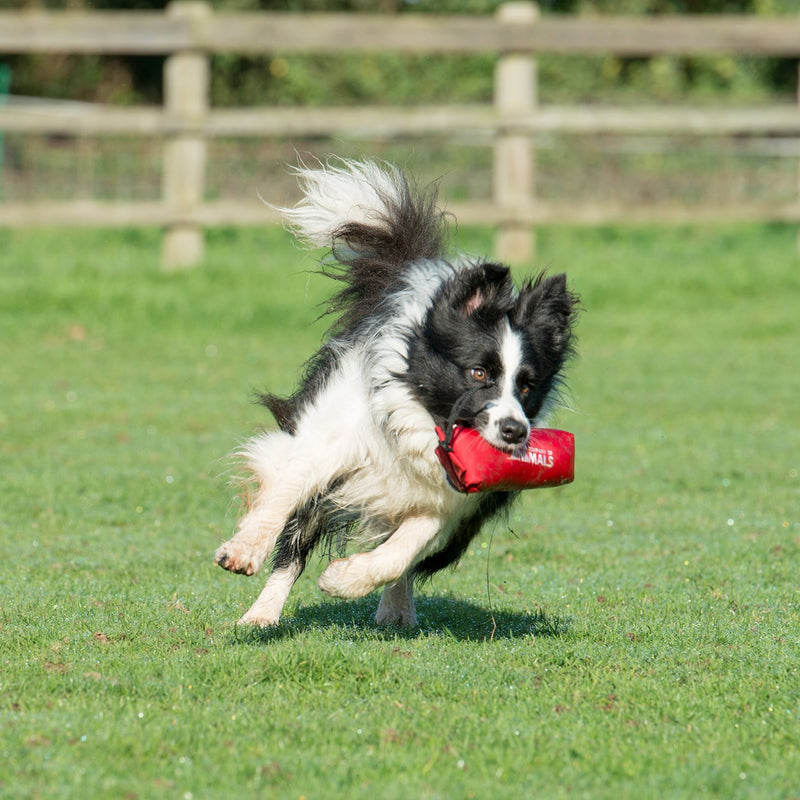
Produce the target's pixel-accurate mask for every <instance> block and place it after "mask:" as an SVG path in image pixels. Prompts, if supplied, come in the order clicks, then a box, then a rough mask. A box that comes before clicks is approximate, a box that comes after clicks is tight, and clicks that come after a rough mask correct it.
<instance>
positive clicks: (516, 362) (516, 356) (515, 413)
mask: <svg viewBox="0 0 800 800" xmlns="http://www.w3.org/2000/svg"><path fill="white" fill-rule="evenodd" d="M500 353H501V358H502V361H503V384H502V391H501V394H500V397H499V398H498V399H497V400H495V401H494V402H493V403H491V405H490V406H489V408H488V411H489V423H488V425H487V427H486V429H485V430H484V431H483V434H484V436H485V437H486V439H487V441H489V442H491V443H492V444H493V445H494V446H495V447H499V448H500V449H504V448H506V447H508V444H507V443H506V442H504V441H503V439H502V437H501V434H500V426H501V423H502V422H503V420H505V419H509V418H510V419H513V420H515V421H517V422H519V423H520V424H522V425H525V426H526V428H527V430H528V433H530V425H529V423H528V419H527V417H526V416H525V410H524V409H523V408H522V406H521V405H520V403H519V401H518V400H517V398H516V397H515V396H514V388H515V384H516V377H517V372H518V371H519V368H520V366H521V365H522V343H521V342H520V337H519V334H518V333H516V332H515V331H513V330H512V329H511V326H510V325H509V324H508V323H506V329H505V331H504V333H503V343H502V347H501V351H500ZM527 440H528V437H527V435H526V436H525V441H527Z"/></svg>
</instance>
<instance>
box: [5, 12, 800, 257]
mask: <svg viewBox="0 0 800 800" xmlns="http://www.w3.org/2000/svg"><path fill="white" fill-rule="evenodd" d="M387 51H393V52H401V53H445V54H447V53H454V54H455V53H462V54H463V53H478V52H493V53H496V54H497V62H496V69H495V96H494V103H493V104H491V105H482V106H456V105H453V106H445V107H443V106H437V107H415V108H402V109H400V108H391V107H382V108H377V109H376V108H374V107H371V108H368V109H366V108H349V107H348V108H238V109H222V108H211V107H210V103H209V83H210V75H209V71H210V56H211V55H212V54H216V53H237V54H250V55H252V54H263V53H270V54H273V53H274V54H286V53H297V52H302V53H344V52H348V53H350V52H361V53H364V52H381V53H382V52H387ZM31 52H36V53H48V52H66V53H108V54H163V55H167V60H166V64H165V69H164V106H163V108H160V107H159V108H144V107H139V108H130V107H108V106H106V107H102V106H101V107H92V106H81V107H79V108H78V107H71V106H69V107H64V108H57V107H56V108H53V107H48V108H45V107H44V106H42V107H36V106H30V105H26V106H13V105H12V106H8V107H0V131H3V130H5V131H9V132H31V133H54V134H66V135H90V134H91V135H115V134H125V135H131V134H135V135H141V136H155V137H161V138H163V140H164V163H163V190H162V197H161V199H160V200H159V201H155V202H136V203H134V202H100V201H71V202H34V203H0V226H25V225H36V224H49V225H60V224H66V225H92V226H95V225H109V226H145V225H158V226H164V228H165V231H166V232H165V236H164V249H163V261H164V264H165V266H167V267H173V268H174V267H180V266H187V265H191V264H194V263H197V262H198V261H199V260H200V259H201V258H202V254H203V228H204V227H207V226H212V225H250V224H263V223H265V222H267V221H270V220H272V219H274V217H273V216H272V213H271V212H270V210H269V208H268V207H266V206H264V205H260V204H256V203H251V204H248V203H245V202H241V203H237V202H230V201H217V202H210V201H206V200H205V198H204V193H205V169H206V147H207V142H208V141H209V140H210V139H212V138H214V137H223V136H224V137H267V136H281V137H293V136H296V137H300V136H307V135H326V136H336V135H355V136H360V137H369V136H384V135H392V136H398V135H420V134H427V133H435V134H447V133H449V132H452V131H460V132H464V131H480V132H482V133H488V134H490V135H491V136H492V137H493V142H494V145H493V146H494V166H493V197H491V198H487V199H486V200H484V201H480V202H471V203H465V204H463V205H454V206H452V210H453V211H454V213H455V214H456V215H457V216H458V218H459V219H460V220H461V221H462V222H465V223H470V222H482V223H487V222H488V223H492V224H495V225H496V226H497V228H498V245H497V246H498V255H499V257H501V258H505V259H507V260H510V261H515V260H521V259H525V258H527V257H528V256H529V254H530V252H531V247H532V242H533V238H532V237H533V228H534V227H535V226H536V225H542V224H547V223H553V222H558V223H564V224H590V225H591V224H603V223H628V222H631V221H641V222H647V221H654V222H664V221H669V222H684V221H716V220H772V221H787V222H797V223H800V201H792V202H788V203H772V204H764V203H761V204H739V205H726V206H716V207H713V208H700V209H698V208H696V207H691V208H688V207H680V206H674V205H673V206H670V207H663V206H658V205H656V206H637V207H630V206H627V207H626V206H624V205H617V204H614V203H606V204H603V205H602V206H600V205H598V204H593V205H592V204H584V205H581V204H574V203H570V204H557V203H551V202H547V200H546V199H544V198H539V197H537V196H536V195H535V191H534V187H535V182H534V169H535V163H534V147H533V146H532V145H533V137H534V136H535V135H536V134H537V133H541V132H561V133H582V134H601V133H625V134H630V133H666V134H692V135H707V136H728V135H735V134H744V135H756V134H772V133H779V134H784V135H785V134H793V135H800V108H798V107H794V106H776V107H766V108H764V107H762V108H757V109H735V110H734V109H730V110H725V109H718V108H717V109H699V108H691V109H690V108H673V107H670V108H658V107H647V108H642V107H639V108H589V107H553V106H539V105H538V103H537V72H536V60H535V57H536V55H537V54H541V53H562V54H582V55H587V54H616V55H619V56H650V55H663V54H672V55H680V54H682V55H689V54H699V53H704V54H708V53H728V54H750V55H762V56H781V57H798V56H800V15H798V16H797V17H783V18H775V19H763V18H756V17H748V16H718V15H715V16H691V17H645V18H643V17H636V18H625V17H540V16H539V13H538V9H537V6H536V5H535V4H534V3H530V2H509V3H506V4H505V5H504V6H502V7H501V8H500V9H499V11H498V13H497V14H496V15H495V16H494V17H488V18H487V17H479V16H466V15H464V16H448V17H443V16H430V15H414V14H404V15H399V16H379V15H353V14H291V13H226V14H216V13H213V11H212V9H211V6H210V5H208V4H207V3H205V2H196V1H195V0H176V2H173V3H172V4H171V5H170V6H169V7H168V8H167V10H166V13H162V12H45V11H30V12H21V13H20V12H0V56H2V54H3V53H31Z"/></svg>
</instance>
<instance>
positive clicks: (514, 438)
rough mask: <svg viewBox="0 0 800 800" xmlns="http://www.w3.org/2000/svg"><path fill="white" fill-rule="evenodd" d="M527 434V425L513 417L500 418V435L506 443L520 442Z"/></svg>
mask: <svg viewBox="0 0 800 800" xmlns="http://www.w3.org/2000/svg"><path fill="white" fill-rule="evenodd" d="M527 436H528V426H527V425H526V424H525V423H524V422H520V421H519V420H518V419H514V418H513V417H506V418H505V419H501V420H500V437H501V438H502V440H503V441H504V442H506V443H507V444H522V442H524V441H525V438H526V437H527Z"/></svg>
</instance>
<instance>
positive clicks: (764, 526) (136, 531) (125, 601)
mask: <svg viewBox="0 0 800 800" xmlns="http://www.w3.org/2000/svg"><path fill="white" fill-rule="evenodd" d="M458 243H460V244H462V245H463V246H464V247H465V248H466V249H468V250H470V251H471V252H484V253H488V252H490V250H491V237H490V235H489V234H488V232H486V231H480V230H473V229H470V230H463V231H460V232H459V239H458ZM538 248H539V250H538V256H537V259H536V263H535V264H532V265H531V269H539V268H542V267H548V268H549V269H551V270H553V271H561V270H565V271H567V272H568V273H569V275H570V280H571V284H572V285H573V287H574V288H575V290H576V291H578V292H580V293H581V295H582V298H583V307H584V309H585V311H584V314H583V316H582V319H581V321H580V326H579V337H580V347H579V350H580V357H579V359H578V360H577V361H576V362H575V363H574V364H573V365H572V367H571V372H570V375H571V377H570V386H571V404H572V406H573V409H574V410H572V411H563V412H562V413H561V414H560V416H559V418H558V420H557V423H558V424H559V425H560V426H562V427H565V428H567V429H569V430H572V431H574V432H575V435H576V443H577V466H576V481H575V483H574V484H573V485H571V486H568V487H564V488H563V489H559V490H543V491H540V492H531V493H528V494H527V495H526V496H525V497H524V499H523V501H522V502H521V503H520V504H519V505H518V506H516V507H515V509H514V511H513V512H512V515H511V518H510V520H509V524H508V526H503V525H500V526H497V527H496V528H495V529H487V530H486V531H485V533H484V534H483V535H482V536H481V537H479V538H478V539H477V540H476V541H475V542H474V544H473V545H472V547H471V548H470V550H469V551H468V553H467V554H466V556H465V558H464V559H463V561H462V563H461V565H460V566H459V568H458V569H457V570H456V571H454V572H451V573H446V574H444V575H441V576H439V577H437V578H436V579H435V580H434V581H433V582H432V583H431V584H430V585H428V586H427V587H424V588H423V590H422V592H421V596H420V599H419V612H420V627H419V629H416V630H414V631H410V632H395V631H383V630H378V629H376V628H375V627H374V626H373V624H372V621H371V620H372V614H373V612H374V605H375V603H376V601H377V598H375V597H371V598H367V599H365V600H363V601H358V602H354V603H346V602H340V601H333V600H330V599H328V598H326V597H324V596H322V595H321V594H320V593H319V591H318V590H317V588H316V585H315V577H316V575H317V574H318V572H319V570H320V569H321V567H322V563H321V562H319V561H317V560H314V561H313V562H312V563H311V564H310V567H309V571H308V574H307V575H306V576H304V577H303V578H302V579H301V580H300V582H299V583H298V585H297V587H296V589H295V592H294V593H293V595H292V597H291V598H290V601H289V604H288V606H287V616H286V619H285V622H284V623H283V624H282V625H281V626H280V627H279V628H277V629H276V630H274V631H269V632H266V633H260V632H253V631H249V630H245V631H241V630H237V629H236V628H235V626H234V620H236V619H237V618H238V616H239V615H240V614H241V613H242V612H243V611H244V610H245V609H246V608H247V607H248V606H249V604H250V603H251V602H252V600H253V599H254V598H255V596H256V595H257V593H258V591H259V589H260V586H261V584H262V579H261V578H250V579H248V578H244V577H241V576H236V575H230V574H228V573H226V572H223V571H222V570H220V569H218V568H217V567H215V566H214V565H213V564H212V563H211V557H212V554H213V551H214V549H215V547H216V546H217V544H219V542H221V541H222V540H223V539H224V538H227V536H228V535H229V533H230V530H231V528H232V526H233V524H234V522H235V518H236V514H237V505H236V503H235V502H234V501H233V499H232V498H233V496H234V494H235V491H234V490H233V489H232V488H231V487H229V486H228V484H227V474H228V472H229V471H230V465H229V463H228V460H227V458H226V456H227V454H228V453H230V452H231V451H232V450H233V449H234V448H235V447H236V445H237V443H238V442H239V441H240V440H241V438H243V437H244V436H246V435H247V434H248V433H250V432H251V431H253V430H254V429H256V428H257V427H259V426H261V425H270V424H271V421H270V419H269V417H268V415H267V414H266V412H264V411H263V409H260V408H258V407H257V406H255V405H254V404H253V403H252V393H253V392H254V391H257V390H260V389H263V388H266V387H269V388H270V389H273V390H276V391H279V392H283V391H289V390H290V389H291V387H292V385H293V384H294V382H295V380H296V377H297V374H298V368H299V366H300V364H301V362H302V361H303V359H305V358H306V357H308V356H309V355H310V354H311V353H312V352H313V350H314V348H315V347H316V345H317V343H318V341H319V338H320V336H321V334H322V331H323V330H324V327H325V326H324V322H323V323H319V322H318V323H314V319H315V318H316V317H317V315H318V312H319V309H318V307H317V304H318V303H319V302H320V301H321V300H322V299H323V297H324V295H325V292H326V290H327V288H328V287H327V286H326V285H325V281H324V280H323V279H321V278H318V277H315V276H312V275H310V274H309V272H308V271H309V270H311V269H313V267H314V261H313V259H311V258H310V257H307V256H305V255H304V254H303V253H301V252H300V251H298V250H297V249H296V248H295V247H294V246H293V245H292V244H291V243H290V241H289V239H288V237H287V236H286V234H284V233H283V232H282V231H278V230H267V231H251V232H242V233H232V232H224V231H223V232H217V233H213V234H211V235H210V236H209V251H208V258H207V263H206V265H205V266H204V267H203V268H202V269H199V270H196V271H193V272H189V273H182V274H173V275H165V274H163V273H161V272H160V271H159V268H158V263H157V261H158V236H157V234H155V233H150V232H145V233H113V232H103V233H90V232H64V231H59V232H37V233H9V232H0V386H2V401H0V541H1V542H2V546H3V555H4V558H3V566H2V568H1V569H2V576H3V581H2V585H3V595H2V600H0V607H1V610H2V614H1V615H0V626H1V627H0V637H2V650H1V651H0V713H1V714H2V727H1V728H0V754H2V759H1V763H0V794H2V795H3V796H4V797H6V796H7V797H19V798H23V797H25V798H28V797H43V798H60V797H93V798H94V797H97V798H103V797H109V798H111V797H114V798H117V797H130V798H134V797H138V798H148V797H179V798H189V797H193V798H216V797H219V798H228V797H231V796H238V797H250V796H253V797H255V796H263V797H287V798H299V797H300V796H305V797H307V798H313V797H324V798H327V797H341V796H347V797H354V798H356V797H370V798H371V797H376V796H379V797H381V798H394V797H398V798H399V797H404V798H407V797H409V796H415V797H420V798H455V797H458V798H461V797H464V798H466V797H476V798H488V797H492V798H494V797H498V798H504V797H508V798H512V797H513V798H520V797H533V796H540V797H556V798H557V797H586V798H603V797H613V798H619V797H659V798H661V797H696V796H700V795H706V796H711V797H720V798H730V797H758V798H772V797H774V798H785V797H792V796H794V795H795V794H796V793H797V791H798V786H799V784H798V782H797V775H798V774H800V757H799V756H798V753H800V722H799V721H798V715H800V675H798V667H797V664H798V657H799V656H800V637H798V633H797V631H798V630H799V629H800V605H799V604H800V592H799V591H798V587H797V580H796V576H797V574H798V567H800V516H798V513H800V512H798V509H800V478H799V477H798V471H799V470H800V416H798V405H797V398H798V396H800V371H799V370H798V368H797V365H798V361H797V351H798V342H800V314H798V296H800V272H799V271H798V263H799V262H798V256H797V255H796V251H795V231H794V230H792V229H789V228H782V227H757V226H753V227H742V228H738V229H733V228H725V229H708V230H695V229H679V230H665V231H653V230H634V231H629V232H622V231H616V230H600V231H584V230H572V229H569V230H567V229H564V230H560V229H558V230H546V231H541V232H540V233H539V236H538Z"/></svg>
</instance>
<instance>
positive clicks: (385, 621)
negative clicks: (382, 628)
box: [375, 605, 417, 628]
mask: <svg viewBox="0 0 800 800" xmlns="http://www.w3.org/2000/svg"><path fill="white" fill-rule="evenodd" d="M375 624H376V625H397V626H398V627H401V628H416V627H417V612H416V610H415V609H414V608H384V607H383V605H380V606H378V611H377V612H376V614H375Z"/></svg>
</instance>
